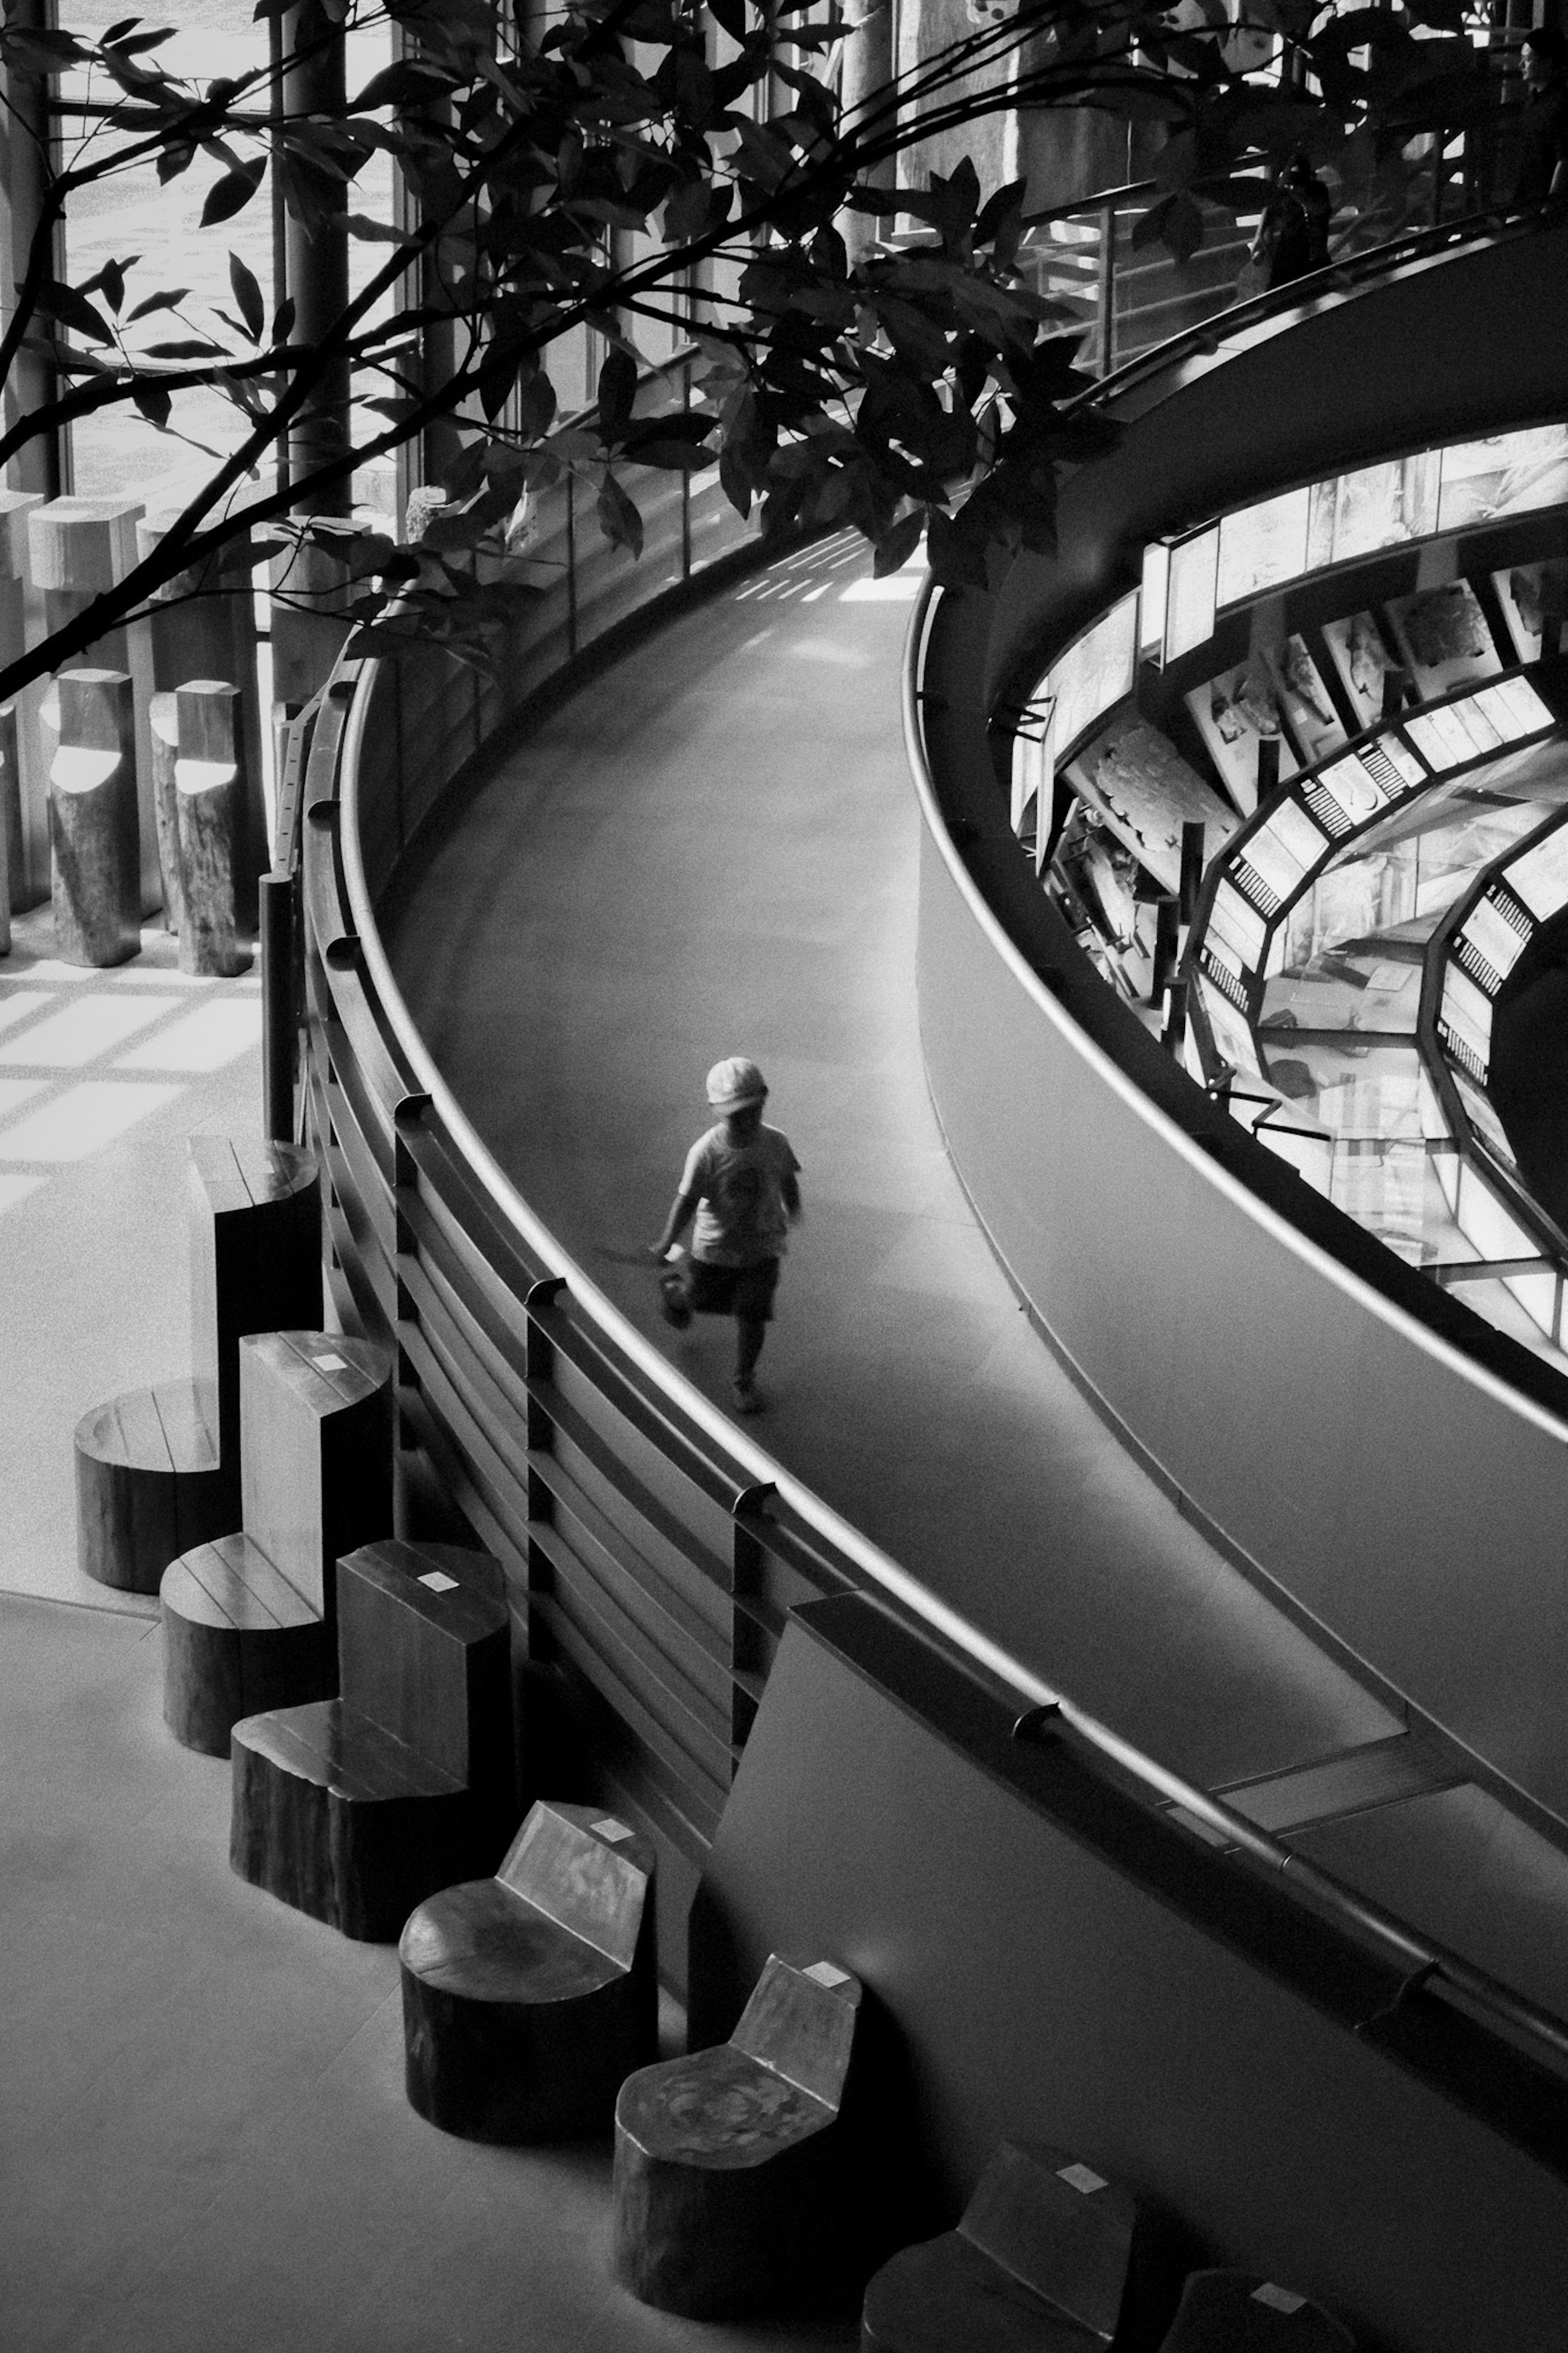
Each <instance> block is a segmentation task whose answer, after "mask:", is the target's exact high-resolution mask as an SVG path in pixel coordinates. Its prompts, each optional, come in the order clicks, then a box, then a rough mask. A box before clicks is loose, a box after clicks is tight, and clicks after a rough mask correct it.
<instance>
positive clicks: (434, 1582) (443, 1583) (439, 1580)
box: [419, 1568, 458, 1593]
mask: <svg viewBox="0 0 1568 2353" xmlns="http://www.w3.org/2000/svg"><path fill="white" fill-rule="evenodd" d="M419 1582H420V1584H421V1585H427V1586H428V1587H429V1588H430V1590H431V1592H432V1593H456V1591H457V1589H458V1580H457V1578H456V1577H448V1576H447V1572H446V1570H445V1569H444V1568H431V1569H426V1572H425V1575H424V1576H423V1577H421V1578H420V1580H419Z"/></svg>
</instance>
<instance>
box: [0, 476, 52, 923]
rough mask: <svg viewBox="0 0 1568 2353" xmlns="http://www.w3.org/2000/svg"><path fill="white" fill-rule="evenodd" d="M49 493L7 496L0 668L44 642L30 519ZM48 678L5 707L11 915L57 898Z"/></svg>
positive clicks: (1, 532) (0, 530) (0, 560)
mask: <svg viewBox="0 0 1568 2353" xmlns="http://www.w3.org/2000/svg"><path fill="white" fill-rule="evenodd" d="M42 504H43V493H42V491H0V670H4V669H5V667H6V665H7V664H8V663H10V662H13V661H16V659H18V657H19V656H20V655H22V654H24V653H25V652H26V651H27V649H29V647H31V646H32V645H34V644H36V643H37V638H38V635H39V630H40V627H41V624H42V619H43V616H42V614H41V613H40V612H39V611H38V610H37V599H36V598H32V597H30V596H29V594H28V587H27V575H28V545H27V516H28V512H29V511H30V510H31V509H32V508H34V507H36V506H41V505H42ZM44 691H45V681H43V680H42V679H34V680H33V681H31V683H30V684H29V685H27V686H24V687H22V688H20V689H19V690H18V691H17V692H16V695H15V696H14V697H13V698H12V699H11V700H10V701H9V702H5V703H4V704H0V735H3V740H4V747H5V769H4V770H3V771H0V805H3V806H4V808H5V863H6V876H5V884H6V887H5V892H3V893H0V897H3V898H4V901H5V912H6V914H7V916H9V915H19V914H20V913H22V911H23V910H24V908H26V907H36V906H37V905H38V903H39V902H40V901H41V900H44V899H47V897H48V895H49V816H48V790H47V777H46V776H45V774H44V770H43V766H42V764H41V760H40V748H41V747H40V741H39V732H38V707H39V704H40V703H41V702H42V701H43V698H44Z"/></svg>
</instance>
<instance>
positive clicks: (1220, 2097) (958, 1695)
mask: <svg viewBox="0 0 1568 2353" xmlns="http://www.w3.org/2000/svg"><path fill="white" fill-rule="evenodd" d="M1008 1722H1009V1714H1008V1711H1007V1710H1006V1709H1005V1707H1004V1706H1002V1705H1001V1704H1000V1703H999V1702H997V1701H994V1700H989V1699H988V1698H987V1697H986V1696H985V1695H984V1694H983V1693H982V1692H981V1691H980V1690H979V1688H978V1687H976V1686H973V1685H971V1684H969V1683H967V1682H966V1679H965V1678H964V1677H963V1675H962V1674H961V1673H960V1672H958V1670H957V1669H956V1668H954V1667H952V1665H951V1664H949V1663H948V1662H944V1661H942V1660H939V1659H938V1658H937V1657H936V1654H935V1653H933V1652H930V1651H925V1650H924V1648H923V1646H921V1645H919V1644H917V1643H916V1642H915V1641H914V1640H913V1638H911V1637H907V1636H902V1637H897V1638H893V1637H891V1636H890V1633H889V1628H888V1626H887V1622H886V1620H880V1619H879V1616H878V1614H877V1613H875V1612H874V1611H873V1609H871V1607H870V1606H869V1605H868V1604H866V1603H864V1602H860V1601H858V1600H852V1601H833V1602H827V1603H819V1604H816V1605H813V1606H811V1607H810V1608H808V1609H806V1610H805V1611H804V1612H803V1613H797V1616H796V1618H795V1620H793V1621H792V1623H791V1625H790V1628H789V1630H788V1631H787V1633H786V1635H785V1638H784V1646H783V1649H782V1650H781V1652H780V1654H779V1658H778V1662H777V1663H776V1665H775V1667H774V1670H773V1675H772V1677H771V1679H770V1681H769V1683H768V1687H767V1691H766V1694H765V1695H764V1698H763V1705H762V1710H761V1713H760V1714H759V1716H758V1719H757V1723H756V1726H755V1729H754V1730H753V1732H752V1736H751V1740H750V1742H749V1744H748V1746H747V1748H746V1752H745V1755H744V1757H743V1758H742V1764H741V1767H740V1773H739V1777H738V1778H737V1780H736V1783H735V1787H734V1789H733V1792H732V1794H731V1799H730V1802H729V1805H728V1807H727V1809H726V1811H725V1814H724V1818H723V1820H722V1823H721V1827H720V1831H719V1834H718V1839H717V1841H716V1843H715V1846H714V1849H713V1852H712V1855H711V1857H710V1862H709V1865H708V1869H707V1871H706V1873H705V1874H704V1879H703V1883H702V1889H701V1893H700V1896H699V1900H698V1906H697V1909H696V1912H695V1913H694V1915H693V1943H692V1985H693V1995H692V1999H693V2026H694V2040H698V2039H700V2040H709V2039H712V2038H713V2037H715V2036H717V2035H720V2034H722V2033H725V2032H727V2031H729V2027H730V2025H731V2023H732V2021H733V2018H734V2016H735V2014H736V2012H737V2010H738V2008H739V2005H740V2002H741V2000H742V1999H743V1998H744V1994H745V1992H746V1990H747V1989H748V1988H749V1986H750V1985H751V1983H752V1981H753V1979H754V1978H755V1976H756V1975H757V1973H758V1972H759V1971H760V1969H761V1968H762V1965H763V1961H764V1960H765V1958H766V1957H767V1954H768V1952H769V1951H770V1950H788V1951H789V1952H791V1953H792V1954H795V1955H797V1956H799V1957H803V1958H816V1957H827V1958H831V1959H833V1960H834V1961H836V1962H837V1963H839V1964H840V1965H841V1966H843V1967H844V1968H849V1969H853V1970H854V1971H856V1972H857V1974H858V1975H859V1976H860V1977H861V1978H862V1979H863V1980H864V1982H865V1984H866V1985H867V1987H868V1989H870V1991H871V1993H872V1995H873V1996H874V1997H875V2005H874V2010H875V2015H874V2017H873V2020H872V2024H873V2026H875V2025H877V2024H879V2025H880V2027H881V2029H882V2035H883V2050H884V2052H885V2053H887V2054H889V2057H890V2062H891V2064H892V2067H893V2073H891V2074H890V2075H889V2076H888V2077H886V2078H885V2081H886V2084H887V2085H888V2087H889V2088H888V2092H887V2094H886V2104H885V2105H884V2107H883V2109H882V2116H883V2120H884V2123H885V2124H886V2125H888V2126H889V2128H891V2129H892V2130H894V2131H895V2132H901V2131H902V2129H903V2117H902V2114H901V2108H900V2096H899V2089H900V2084H901V2085H902V2086H904V2087H905V2088H907V2090H908V2092H909V2094H910V2098H911V2100H912V2117H911V2119H910V2123H911V2124H912V2141H913V2143H915V2144H918V2147H919V2148H920V2150H921V2153H922V2155H923V2157H924V2158H925V2160H926V2163H927V2165H928V2166H929V2168H930V2169H931V2175H932V2177H934V2181H935V2186H936V2209H935V2211H921V2206H920V2204H919V2202H918V2200H915V2202H912V2203H905V2204H904V2206H903V2207H902V2209H901V2211H902V2214H903V2216H904V2218H905V2220H904V2228H903V2231H902V2232H901V2233H900V2235H901V2236H902V2237H904V2238H912V2237H915V2236H919V2235H921V2232H929V2230H931V2229H932V2228H936V2227H940V2226H941V2225H942V2223H944V2222H948V2221H952V2219H954V2218H955V2216H956V2212H957V2209H958V2206H959V2204H960V2202H961V2201H962V2200H963V2197H964V2196H965V2195H966V2194H967V2192H968V2190H969V2189H970V2188H971V2187H972V2186H973V2182H974V2180H975V2179H976V2178H977V2176H978V2174H979V2171H980V2169H981V2168H982V2166H983V2165H984V2161H985V2159H986V2158H987V2157H988V2156H989V2154H990V2152H991V2150H992V2148H993V2147H994V2145H995V2143H996V2141H997V2140H998V2139H1000V2138H1002V2137H1007V2136H1014V2137H1031V2136H1032V2137H1041V2138H1046V2139H1049V2140H1052V2141H1055V2142H1057V2143H1058V2144H1062V2145H1065V2146H1066V2147H1069V2148H1071V2149H1072V2150H1074V2151H1075V2153H1077V2154H1078V2155H1079V2156H1080V2157H1081V2158H1083V2159H1084V2160H1085V2161H1086V2162H1087V2163H1089V2165H1091V2166H1093V2167H1094V2168H1096V2169H1097V2170H1099V2171H1101V2172H1103V2173H1105V2174H1106V2175H1107V2176H1108V2177H1110V2179H1115V2180H1118V2181H1121V2182H1122V2183H1124V2184H1125V2185H1127V2186H1128V2187H1129V2188H1131V2189H1134V2190H1135V2191H1140V2192H1142V2193H1143V2194H1144V2195H1146V2196H1150V2197H1152V2198H1153V2199H1154V2200H1157V2201H1159V2202H1160V2203H1162V2204H1163V2205H1164V2206H1165V2207H1166V2208H1167V2209H1168V2210H1170V2211H1172V2212H1173V2214H1174V2216H1175V2217H1176V2219H1177V2220H1178V2221H1180V2222H1181V2223H1183V2224H1184V2225H1185V2227H1186V2228H1187V2230H1188V2231H1189V2232H1192V2233H1193V2234H1194V2240H1195V2242H1196V2243H1195V2248H1194V2253H1195V2254H1197V2255H1203V2254H1206V2255H1207V2257H1208V2258H1209V2259H1210V2260H1215V2259H1223V2260H1225V2261H1226V2262H1230V2263H1240V2264H1242V2265H1245V2266H1247V2267H1248V2268H1254V2269H1257V2270H1258V2271H1260V2272H1263V2273H1264V2274H1267V2275H1268V2276H1269V2277H1270V2278H1274V2279H1278V2280H1280V2281H1282V2282H1284V2283H1287V2284H1289V2285H1291V2286H1293V2287H1295V2288H1296V2289H1297V2290H1299V2291H1300V2292H1304V2293H1307V2294H1310V2295H1313V2296H1316V2297H1319V2298H1321V2300H1322V2301H1323V2302H1324V2303H1325V2304H1327V2305H1328V2306H1330V2307H1331V2309H1334V2310H1337V2311H1338V2312H1339V2313H1341V2314H1342V2316H1343V2317H1344V2318H1345V2319H1346V2320H1347V2322H1348V2323H1349V2324H1350V2325H1351V2326H1352V2328H1354V2329H1355V2330H1356V2332H1357V2334H1358V2337H1359V2338H1360V2341H1361V2342H1362V2343H1363V2346H1366V2347H1369V2348H1376V2347H1384V2348H1398V2353H1476V2348H1479V2347H1480V2346H1497V2347H1503V2346H1506V2347H1507V2348H1509V2353H1560V2348H1561V2347H1562V2345H1563V2341H1564V2337H1565V2335H1568V2185H1565V2184H1564V2182H1563V2180H1562V2179H1560V2178H1558V2176H1557V2175H1555V2174H1553V2173H1552V2172H1551V2171H1549V2170H1548V2169H1547V2168H1545V2167H1543V2166H1542V2165H1541V2164H1539V2163H1537V2162H1535V2161H1533V2160H1532V2159H1531V2158H1529V2157H1527V2156H1525V2155H1524V2154H1523V2153H1522V2152H1521V2150H1520V2149H1519V2148H1518V2147H1513V2146H1510V2142H1509V2141H1508V2140H1507V2139H1505V2138H1504V2137H1502V2136H1500V2134H1499V2133H1497V2132H1495V2131H1494V2130H1492V2129H1491V2128H1489V2126H1487V2125H1484V2124H1482V2123H1480V2122H1479V2121H1477V2120H1476V2119H1475V2118H1474V2117H1473V2116H1468V2115H1466V2114H1465V2113H1463V2112H1462V2111H1461V2110H1460V2109H1459V2108H1458V2107H1457V2106H1455V2105H1451V2104H1450V2103H1449V2102H1448V2101H1447V2099H1446V2098H1444V2097H1443V2096H1441V2095H1440V2094H1437V2093H1436V2092H1435V2091H1434V2090H1433V2089H1431V2088H1430V2087H1429V2085H1428V2084H1423V2083H1420V2082H1418V2081H1416V2080H1415V2078H1414V2077H1413V2076H1412V2075H1411V2074H1409V2073H1406V2072H1405V2069H1404V2068H1403V2067H1402V2066H1401V2065H1400V2064H1399V2063H1397V2062H1396V2061H1395V2060H1394V2059H1392V2058H1391V2057H1389V2056H1388V2055H1386V2054H1385V2053H1384V2052H1382V2051H1380V2050H1378V2049H1374V2048H1373V2047H1372V2046H1371V2044H1370V2043H1369V2042H1367V2041H1366V2040H1364V2039H1363V2037H1361V2036H1359V2035H1358V2034H1357V2033H1356V2032H1355V2031H1352V2025H1351V2023H1350V2018H1351V2016H1352V2014H1353V2013H1355V2012H1357V2011H1358V2010H1375V2009H1377V2008H1378V2007H1380V2006H1382V2005H1383V2004H1384V2003H1385V2002H1386V2000H1387V1999H1388V1995H1389V1991H1390V1989H1389V1987H1388V1986H1387V1985H1383V1986H1381V1987H1380V1985H1379V1981H1378V1973H1377V1972H1376V1971H1375V1970H1373V1969H1372V1968H1367V1967H1361V1968H1358V1967H1357V1964H1356V1962H1355V1959H1354V1957H1353V1956H1351V1957H1348V1958H1344V1957H1342V1959H1341V1960H1340V1961H1338V1962H1336V1960H1335V1958H1334V1955H1333V1951H1332V1949H1331V1947H1329V1946H1327V1945H1324V1946H1323V1947H1322V1948H1321V1955H1320V1957H1319V1959H1318V1961H1317V1964H1316V1967H1315V1970H1313V1973H1314V1974H1315V1975H1316V1977H1317V1978H1318V1979H1319V1980H1320V1982H1321V1992H1320V1993H1319V1994H1318V1996H1317V1997H1316V1998H1310V1997H1308V1996H1306V1995H1304V1994H1303V1992H1302V1991H1301V1990H1300V1983H1299V1980H1300V1978H1301V1977H1302V1976H1303V1974H1306V1973H1307V1972H1308V1971H1309V1970H1311V1969H1312V1947H1313V1940H1312V1936H1311V1934H1310V1930H1311V1926H1312V1924H1311V1922H1310V1920H1309V1921H1307V1922H1306V1924H1305V1925H1304V1927H1303V1928H1302V1930H1301V1933H1300V1937H1299V1940H1298V1942H1297V1945H1296V1947H1295V1948H1294V1950H1292V1949H1291V1948H1290V1947H1287V1946H1284V1945H1282V1944H1279V1942H1278V1939H1277V1940H1276V1941H1277V1949H1278V1950H1279V1955H1280V1958H1279V1965H1278V1966H1277V1967H1276V1968H1261V1967H1258V1965H1257V1964H1256V1962H1255V1961H1253V1960H1250V1959H1248V1958H1245V1957H1242V1956H1241V1954H1240V1953H1239V1952H1238V1951H1237V1943H1238V1942H1239V1941H1241V1940H1243V1939H1245V1938H1246V1937H1247V1936H1252V1937H1253V1938H1254V1939H1256V1938H1257V1937H1258V1936H1264V1937H1265V1938H1267V1936H1268V1934H1269V1933H1270V1932H1269V1929H1268V1922H1267V1921H1260V1919H1259V1918H1258V1916H1255V1915H1245V1916H1244V1915H1243V1914H1242V1913H1241V1912H1239V1911H1238V1912H1237V1914H1236V1915H1235V1920H1234V1932H1235V1933H1234V1934H1233V1935H1228V1934H1226V1933H1210V1932H1206V1931H1205V1929H1204V1928H1202V1927H1200V1926H1197V1925H1195V1922H1194V1917H1193V1916H1192V1915H1193V1914H1194V1912H1195V1911H1197V1910H1200V1909H1201V1908H1202V1907H1201V1899H1202V1895H1203V1889H1202V1887H1201V1886H1200V1885H1199V1883H1200V1882H1201V1881H1203V1879H1204V1875H1205V1872H1213V1871H1214V1870H1215V1863H1214V1860H1213V1858H1211V1857H1209V1856H1208V1854H1207V1852H1206V1851H1205V1850H1200V1851H1198V1852H1197V1854H1196V1857H1195V1859H1194V1861H1193V1862H1192V1863H1191V1864H1190V1866H1189V1869H1190V1873H1191V1877H1192V1880H1193V1882H1194V1885H1193V1889H1192V1894H1193V1896H1194V1902H1193V1903H1191V1904H1189V1903H1188V1902H1187V1901H1186V1900H1185V1894H1186V1891H1185V1890H1184V1884H1183V1882H1182V1879H1181V1878H1180V1877H1179V1876H1177V1875H1175V1874H1176V1873H1179V1870H1180V1858H1179V1857H1178V1858H1177V1861H1176V1862H1175V1863H1174V1864H1172V1863H1171V1861H1170V1857H1169V1854H1168V1852H1167V1853H1166V1855H1165V1858H1164V1865H1163V1867H1164V1869H1165V1871H1166V1888H1165V1892H1164V1893H1163V1894H1155V1893H1153V1892H1152V1891H1151V1887H1150V1885H1149V1883H1148V1877H1147V1876H1145V1878H1144V1881H1143V1883H1142V1884H1141V1883H1139V1881H1138V1880H1136V1879H1134V1878H1133V1877H1132V1876H1131V1875H1130V1874H1128V1873H1123V1872H1121V1871H1120V1870H1118V1869H1117V1868H1116V1867H1115V1865H1114V1863H1113V1862H1110V1861H1109V1860H1108V1859H1107V1856H1106V1853H1105V1852H1103V1845H1102V1841H1100V1839H1099V1838H1098V1837H1097V1835H1096V1822H1095V1819H1094V1816H1093V1813H1092V1810H1084V1811H1083V1812H1082V1815H1081V1819H1082V1822H1083V1827H1082V1828H1081V1829H1078V1830H1075V1829H1074V1828H1072V1827H1069V1826H1068V1824H1067V1823H1066V1821H1064V1820H1063V1818H1062V1816H1061V1813H1060V1812H1059V1811H1058V1810H1055V1809H1054V1808H1053V1806H1052V1805H1051V1803H1050V1801H1049V1799H1048V1797H1047V1799H1046V1801H1044V1802H1040V1801H1032V1800H1031V1799H1030V1797H1029V1795H1028V1794H1027V1793H1026V1787H1021V1786H1020V1785H1019V1783H1020V1779H1021V1778H1024V1776H1023V1772H1022V1768H1018V1772H1017V1775H1016V1777H1015V1778H1012V1780H1011V1783H1010V1782H1009V1779H1007V1778H1004V1775H1003V1772H1002V1771H999V1770H998V1769H997V1760H998V1757H999V1756H1000V1755H1001V1752H1002V1751H1004V1750H1005V1749H1006V1748H1007V1747H1008V1746H1009V1744H1008V1741H1007V1725H1008ZM1015 1757H1016V1750H1015ZM1048 1765H1049V1760H1048V1759H1047V1760H1046V1761H1045V1768H1044V1769H1046V1770H1047V1771H1048ZM1068 1786H1069V1787H1070V1786H1071V1785H1070V1777H1069V1782H1068ZM1173 1837H1174V1833H1172V1832H1170V1831H1166V1833H1165V1846H1166V1849H1167V1850H1168V1849H1169V1846H1170V1844H1171V1843H1172V1841H1173ZM1145 1844H1146V1847H1147V1848H1148V1853H1147V1857H1146V1859H1147V1861H1148V1863H1149V1875H1151V1876H1152V1875H1157V1873H1158V1872H1159V1871H1160V1869H1161V1868H1162V1863H1161V1856H1160V1852H1159V1851H1158V1850H1157V1849H1156V1848H1155V1847H1154V1846H1152V1844H1150V1842H1149V1841H1145ZM1268 1892H1270V1891H1265V1893H1268ZM1262 1900H1263V1899H1262V1897H1261V1896H1260V1898H1259V1902H1260V1903H1261V1902H1262ZM1291 1978H1296V1979H1297V1980H1298V1982H1296V1983H1292V1982H1290V1980H1291Z"/></svg>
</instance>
